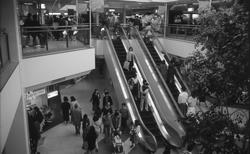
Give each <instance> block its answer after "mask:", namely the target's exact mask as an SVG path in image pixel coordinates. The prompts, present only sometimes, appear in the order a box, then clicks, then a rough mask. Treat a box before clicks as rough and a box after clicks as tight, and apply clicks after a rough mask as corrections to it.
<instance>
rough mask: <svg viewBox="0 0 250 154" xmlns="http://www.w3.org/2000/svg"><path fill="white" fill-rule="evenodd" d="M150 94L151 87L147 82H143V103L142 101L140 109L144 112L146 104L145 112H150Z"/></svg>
mask: <svg viewBox="0 0 250 154" xmlns="http://www.w3.org/2000/svg"><path fill="white" fill-rule="evenodd" d="M148 93H149V87H148V83H147V81H146V80H143V85H142V87H141V101H140V109H141V111H143V108H144V104H145V110H146V111H148Z"/></svg>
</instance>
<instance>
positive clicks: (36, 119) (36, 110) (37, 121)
mask: <svg viewBox="0 0 250 154" xmlns="http://www.w3.org/2000/svg"><path fill="white" fill-rule="evenodd" d="M33 112H34V123H35V126H36V128H37V130H38V132H39V133H40V132H42V126H41V124H42V122H43V121H44V117H43V114H42V112H41V111H40V109H39V108H38V107H37V106H35V107H34V111H33Z"/></svg>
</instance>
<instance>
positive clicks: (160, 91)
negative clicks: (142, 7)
mask: <svg viewBox="0 0 250 154" xmlns="http://www.w3.org/2000/svg"><path fill="white" fill-rule="evenodd" d="M125 28H126V27H125V26H124V28H122V29H123V31H125ZM131 28H132V31H133V32H134V33H132V35H131V39H128V37H127V36H126V40H128V42H129V45H130V46H131V47H132V48H133V49H134V50H133V52H134V54H135V55H136V57H137V58H138V63H139V64H140V66H141V70H142V71H143V72H144V77H145V78H146V79H147V81H148V83H149V85H150V87H151V92H152V95H154V98H155V101H154V102H153V103H154V106H155V110H154V111H156V112H158V115H159V119H161V121H162V123H161V126H160V127H159V128H160V129H161V133H162V134H164V135H163V136H164V138H165V139H166V140H167V142H168V143H169V144H171V145H172V146H175V147H182V145H183V142H184V138H185V135H186V130H185V128H184V126H183V125H182V123H181V122H180V121H179V119H180V118H182V117H183V114H182V112H181V111H180V108H179V106H178V104H177V102H176V101H175V99H174V97H173V95H172V92H171V91H170V89H169V87H168V85H166V83H165V81H164V79H163V77H162V75H161V73H160V72H159V70H158V66H157V64H160V63H161V58H160V57H159V56H158V55H157V54H158V53H157V52H156V51H155V49H154V46H153V44H150V43H148V44H147V46H146V45H145V43H144V41H143V39H142V38H141V36H140V34H139V32H138V30H137V29H136V28H135V27H131ZM126 47H127V46H126ZM148 48H150V51H151V53H150V51H149V49H148ZM151 54H152V55H151ZM153 57H154V58H153ZM157 119H158V118H157ZM146 123H147V122H146ZM162 127H164V129H165V130H166V132H167V133H164V131H162ZM148 128H150V126H148ZM152 132H153V130H152Z"/></svg>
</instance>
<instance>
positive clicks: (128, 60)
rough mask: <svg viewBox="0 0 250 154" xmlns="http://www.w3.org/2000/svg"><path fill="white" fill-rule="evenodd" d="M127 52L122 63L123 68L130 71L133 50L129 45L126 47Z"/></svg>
mask: <svg viewBox="0 0 250 154" xmlns="http://www.w3.org/2000/svg"><path fill="white" fill-rule="evenodd" d="M128 50H129V51H128V53H127V56H126V61H125V62H124V65H123V68H124V69H126V70H128V71H131V70H132V67H133V65H134V56H135V55H134V52H133V48H132V47H129V49H128Z"/></svg>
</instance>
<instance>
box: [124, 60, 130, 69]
mask: <svg viewBox="0 0 250 154" xmlns="http://www.w3.org/2000/svg"><path fill="white" fill-rule="evenodd" d="M123 68H124V69H126V70H129V62H128V61H125V62H124V64H123Z"/></svg>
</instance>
